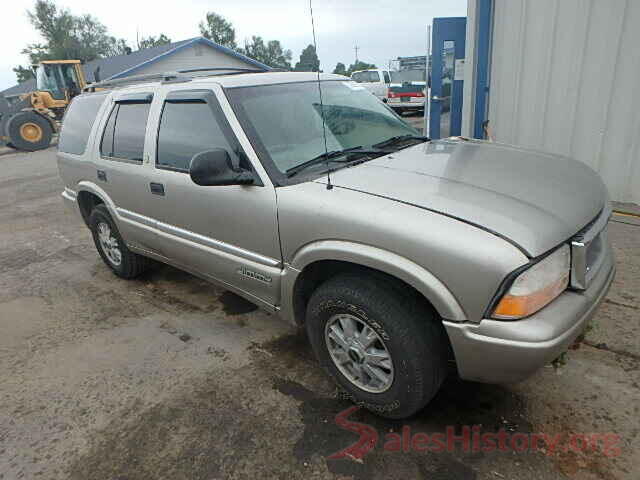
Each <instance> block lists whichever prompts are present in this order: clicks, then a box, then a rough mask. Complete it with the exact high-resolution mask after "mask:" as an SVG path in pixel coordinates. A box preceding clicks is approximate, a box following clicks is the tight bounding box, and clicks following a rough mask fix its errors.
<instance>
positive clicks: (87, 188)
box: [76, 180, 120, 223]
mask: <svg viewBox="0 0 640 480" xmlns="http://www.w3.org/2000/svg"><path fill="white" fill-rule="evenodd" d="M80 192H89V193H93V194H94V195H95V196H96V197H98V198H100V199H101V200H102V201H103V202H104V204H105V206H106V207H107V209H108V210H109V214H110V215H111V218H113V219H114V221H115V222H116V223H119V221H120V215H118V210H117V208H116V204H115V203H113V200H111V198H110V197H109V195H107V192H105V191H104V190H103V189H102V188H100V186H99V185H96V184H95V183H93V182H91V181H89V180H82V181H80V182H78V189H77V190H76V198H77V195H79V194H80Z"/></svg>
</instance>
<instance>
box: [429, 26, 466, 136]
mask: <svg viewBox="0 0 640 480" xmlns="http://www.w3.org/2000/svg"><path fill="white" fill-rule="evenodd" d="M466 29H467V19H466V17H451V18H434V19H433V37H432V38H433V40H432V45H433V47H432V51H433V53H432V61H431V98H430V112H431V118H430V121H429V136H430V137H431V138H447V137H450V136H456V135H460V134H461V130H462V96H463V78H464V56H465V53H464V51H465V36H466Z"/></svg>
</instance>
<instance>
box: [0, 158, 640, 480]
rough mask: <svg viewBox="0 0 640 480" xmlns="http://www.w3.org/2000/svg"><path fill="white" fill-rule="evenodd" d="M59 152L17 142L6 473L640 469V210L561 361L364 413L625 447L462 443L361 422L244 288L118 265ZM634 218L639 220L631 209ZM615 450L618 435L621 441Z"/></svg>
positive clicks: (96, 475) (2, 221)
mask: <svg viewBox="0 0 640 480" xmlns="http://www.w3.org/2000/svg"><path fill="white" fill-rule="evenodd" d="M61 188H62V187H61V183H60V180H59V178H58V176H57V169H56V166H55V152H54V151H53V150H52V149H50V150H47V151H42V152H37V153H33V154H9V155H4V156H2V157H0V328H2V334H1V335H0V478H1V479H11V480H13V479H17V478H26V479H32V478H43V479H79V480H80V479H82V480H85V479H87V478H91V479H94V480H97V479H120V480H124V479H127V480H133V479H149V478H167V479H172V480H176V479H206V480H212V479H217V478H246V477H251V478H283V477H287V478H305V479H306V478H357V479H361V478H362V479H365V478H366V479H369V478H373V479H377V478H380V479H382V478H429V479H476V478H478V479H480V478H486V479H503V478H509V479H540V478H544V479H555V478H567V477H568V478H579V479H582V478H584V479H597V478H602V479H637V478H639V477H640V453H639V452H640V440H639V436H638V435H639V427H640V425H639V420H638V419H639V418H640V415H639V412H638V410H639V408H640V401H639V400H640V390H639V389H640V385H639V384H640V373H639V365H640V341H639V340H638V339H639V338H640V337H639V335H638V334H639V329H640V327H639V321H638V320H639V317H640V294H639V292H640V255H639V252H640V228H639V227H640V222H639V221H637V220H636V219H635V218H633V217H618V216H616V217H614V219H613V220H614V221H613V222H612V223H611V224H610V231H611V237H612V239H613V242H614V245H615V247H616V255H617V259H618V264H619V265H618V267H619V273H618V277H617V279H616V281H615V284H614V286H613V288H612V291H611V293H610V295H609V298H608V300H607V301H606V303H605V304H604V305H603V307H602V308H601V310H600V312H599V314H598V315H597V318H596V320H595V322H594V328H593V329H592V330H590V331H589V333H588V334H587V337H586V340H585V343H583V344H582V345H581V346H580V348H579V349H577V350H573V351H571V352H570V353H569V355H568V361H567V363H566V364H565V365H563V366H562V367H561V368H559V369H557V368H552V367H547V368H544V369H542V370H541V371H540V372H539V373H537V374H536V375H535V376H534V377H533V378H531V379H530V380H528V381H526V382H523V383H520V384H517V385H508V386H495V385H480V384H475V383H467V382H461V381H458V380H456V379H454V378H451V379H449V380H448V381H447V382H446V384H445V385H444V387H443V389H442V391H441V393H440V394H438V396H437V397H436V398H435V399H434V401H433V402H432V403H431V404H430V405H429V406H428V407H427V408H426V409H425V410H424V411H423V412H421V413H420V414H419V415H417V416H416V417H415V418H413V419H411V420H409V421H406V422H390V421H386V420H382V419H379V418H377V417H375V416H373V415H370V414H368V413H366V412H362V411H359V412H356V413H354V414H353V415H352V416H351V417H350V418H352V419H355V420H357V421H359V422H363V423H367V424H369V425H370V426H372V427H373V428H375V429H376V430H377V432H378V433H379V435H380V436H381V438H382V436H383V435H388V434H389V433H395V432H401V431H402V428H403V427H410V428H411V429H412V432H414V433H415V432H425V433H428V434H431V433H434V432H444V431H445V429H446V427H447V426H453V427H454V428H455V429H456V430H455V431H456V432H460V431H461V429H462V427H463V426H464V425H470V426H471V425H480V426H481V429H482V431H483V432H492V431H497V430H498V429H501V428H504V429H506V430H507V431H509V432H511V433H516V432H520V433H530V432H543V433H547V434H552V435H553V434H562V435H564V436H565V437H563V438H566V435H568V434H570V433H591V432H598V433H607V432H611V433H615V434H617V435H619V437H620V441H619V442H618V443H617V444H616V445H615V447H616V448H617V449H618V450H616V451H614V452H613V453H616V454H617V455H614V456H607V455H605V454H604V453H602V452H585V453H572V452H563V451H555V452H551V451H549V450H547V451H537V452H527V453H513V452H495V451H494V452H482V451H480V452H466V451H464V450H463V449H462V448H461V446H460V445H456V447H455V448H454V449H453V450H452V451H450V452H446V453H435V452H407V453H404V452H388V451H383V449H382V448H381V446H382V442H379V444H378V446H377V448H376V449H374V450H373V451H372V452H371V453H369V454H368V455H367V456H365V457H364V459H363V461H361V462H357V461H354V460H351V459H328V458H327V457H328V456H329V455H331V454H332V453H334V452H336V451H338V450H340V449H342V448H344V447H346V446H348V445H349V444H351V443H353V442H354V441H355V440H356V439H357V438H358V437H357V435H355V434H354V433H351V432H349V431H346V430H344V429H342V428H339V427H338V426H337V425H336V423H335V421H334V418H335V416H336V414H338V413H339V412H341V411H343V410H344V409H346V408H348V407H350V404H349V403H348V402H346V401H344V400H341V399H340V398H339V396H338V395H336V391H335V389H334V387H333V386H332V384H331V383H329V382H328V381H327V379H326V377H325V376H324V374H323V373H322V372H321V371H320V370H319V368H318V367H317V365H316V363H315V361H314V360H313V358H312V356H311V353H310V348H309V345H308V343H307V341H306V339H305V337H304V335H303V334H302V333H301V332H299V331H297V330H296V329H294V328H292V327H291V326H289V325H287V324H284V323H283V322H281V321H280V320H279V319H277V318H275V317H274V316H270V315H268V314H266V313H264V312H262V311H258V310H256V309H255V308H254V307H253V306H252V305H250V304H248V303H247V302H245V301H244V300H242V299H240V298H238V297H236V296H234V295H232V294H230V293H228V292H225V291H223V290H221V289H219V288H217V287H215V286H212V285H210V284H207V283H205V282H203V281H201V280H199V279H196V278H194V277H192V276H190V275H188V274H186V273H182V272H180V271H178V270H175V269H173V268H169V267H159V268H157V269H155V270H153V271H151V272H149V273H147V274H145V275H144V276H143V277H142V278H140V279H138V280H134V281H124V280H120V279H118V278H116V277H114V276H113V275H112V274H111V273H110V272H109V271H108V269H107V268H106V267H105V266H104V265H103V264H102V262H101V261H100V259H99V258H98V255H97V254H96V252H95V250H94V247H93V244H92V241H91V237H90V235H89V232H88V230H87V229H86V228H85V227H84V225H83V224H82V223H81V221H80V220H79V218H76V217H75V216H71V215H69V214H67V213H66V212H65V211H64V209H63V205H62V201H61V199H60V192H61ZM622 222H624V223H622ZM610 453H611V452H610Z"/></svg>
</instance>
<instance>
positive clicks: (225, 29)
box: [200, 12, 238, 50]
mask: <svg viewBox="0 0 640 480" xmlns="http://www.w3.org/2000/svg"><path fill="white" fill-rule="evenodd" d="M200 34H201V35H202V36H203V37H205V38H208V39H209V40H212V41H214V42H216V43H217V44H219V45H222V46H224V47H228V48H230V49H232V50H236V49H237V47H238V46H237V45H236V30H235V28H233V25H232V24H231V22H229V21H227V20H226V19H225V18H224V17H222V16H221V15H218V14H217V13H215V12H209V13H207V17H206V22H200Z"/></svg>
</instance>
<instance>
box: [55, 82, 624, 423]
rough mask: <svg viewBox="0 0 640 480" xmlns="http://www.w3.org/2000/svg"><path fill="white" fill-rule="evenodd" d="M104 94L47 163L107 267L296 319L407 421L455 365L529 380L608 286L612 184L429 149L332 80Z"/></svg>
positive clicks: (353, 378) (319, 346) (90, 98)
mask: <svg viewBox="0 0 640 480" xmlns="http://www.w3.org/2000/svg"><path fill="white" fill-rule="evenodd" d="M132 81H133V80H132ZM116 83H117V82H116ZM104 87H105V88H107V87H108V88H107V89H105V90H103V91H98V92H95V93H87V94H83V95H81V96H79V97H77V98H76V99H75V100H74V101H73V103H72V105H71V106H70V108H69V110H68V112H67V114H66V118H65V121H64V126H63V129H62V132H61V138H60V143H59V153H58V163H59V169H60V175H61V177H62V179H63V180H64V185H65V188H64V192H63V193H62V196H63V198H64V199H65V201H66V203H67V204H68V205H69V206H71V208H72V209H73V210H75V211H77V212H79V213H80V214H81V216H82V218H83V219H84V222H85V223H86V224H87V226H88V227H89V228H90V229H91V232H92V233H93V238H94V241H95V245H96V248H97V250H98V253H99V254H100V256H101V257H102V259H103V260H104V262H105V263H106V265H107V266H108V267H109V268H110V269H111V270H113V272H114V273H115V274H116V275H118V276H119V277H122V278H133V277H135V276H136V275H138V274H140V273H141V272H142V271H143V270H144V269H145V268H147V267H148V265H149V259H154V260H157V261H160V262H164V263H168V264H171V265H174V266H175V267H177V268H180V269H183V270H186V271H188V272H191V273H192V274H194V275H197V276H199V277H202V278H204V279H206V280H210V281H212V282H216V283H218V284H220V285H222V286H223V287H224V288H227V289H229V290H232V291H234V292H236V293H237V294H239V295H241V296H243V297H245V298H247V299H249V300H250V301H252V302H254V303H256V304H257V305H259V306H260V307H262V308H264V309H266V310H268V311H271V312H275V313H278V314H279V315H281V316H282V317H283V318H285V319H286V320H288V321H290V322H292V323H294V324H296V325H304V327H305V328H306V331H307V333H308V336H309V339H310V342H311V345H312V347H313V349H314V351H315V354H316V356H317V358H318V360H319V362H320V364H321V365H322V366H323V367H324V368H325V369H326V371H327V372H328V373H329V375H331V376H332V377H333V378H334V379H335V381H336V382H337V383H338V384H339V386H340V387H341V388H342V390H344V391H346V392H347V394H348V395H350V396H351V398H353V400H354V401H355V402H357V403H359V404H361V405H364V406H365V407H367V408H369V409H370V410H372V411H375V412H378V413H379V414H381V415H384V416H387V417H391V418H402V417H406V416H408V415H411V414H413V413H414V412H416V411H417V410H419V409H420V408H421V407H423V406H424V405H425V404H426V403H427V402H428V401H429V400H430V399H431V398H432V397H433V396H434V395H435V394H436V392H437V391H438V388H439V387H440V385H441V383H442V381H443V379H444V378H445V375H446V374H447V373H448V370H449V369H450V368H449V367H450V366H455V367H456V368H457V373H458V374H459V375H460V376H461V377H462V378H464V379H468V380H475V381H481V382H496V383H500V382H512V381H517V380H520V379H523V378H525V377H527V376H529V375H530V374H532V373H533V372H534V371H536V370H537V369H538V368H540V367H541V366H543V365H544V364H545V363H547V362H549V361H551V360H553V359H555V358H556V357H558V356H559V355H560V354H561V353H562V352H563V351H564V350H565V349H567V348H568V346H569V345H570V344H571V343H572V342H573V341H574V340H575V339H576V337H578V336H579V335H580V334H581V332H583V330H584V328H585V326H586V324H587V322H588V320H589V319H590V318H591V317H592V315H593V314H594V311H595V310H596V307H597V306H598V304H599V303H600V302H601V301H602V300H603V298H604V296H605V294H606V293H607V290H608V288H609V286H610V284H611V282H612V279H613V276H614V271H615V269H614V260H613V256H612V250H611V247H610V244H609V241H608V240H607V228H606V226H607V220H608V218H609V215H610V212H611V210H610V206H609V201H608V195H607V191H606V188H605V186H604V184H603V182H602V181H601V179H600V178H599V177H598V175H597V174H596V173H594V172H593V171H592V170H591V169H590V168H588V167H587V166H585V165H584V164H582V163H580V162H578V161H575V160H571V159H568V158H564V157H559V156H554V155H549V154H546V153H541V152H535V151H530V150H524V149H520V148H515V147H513V146H507V145H499V144H494V143H486V142H482V141H475V140H465V139H447V140H441V141H429V139H427V138H424V137H421V136H420V135H419V132H417V131H416V130H414V129H413V128H412V127H411V126H409V125H407V124H406V123H405V122H404V121H403V120H402V119H400V118H399V117H398V116H396V115H395V114H394V113H393V112H392V111H391V110H390V109H389V108H388V107H387V106H385V105H384V104H383V103H381V102H379V101H378V100H377V99H376V98H375V97H374V96H372V95H371V94H370V93H369V92H367V91H366V90H364V89H363V88H362V87H360V86H359V85H358V84H357V83H355V82H352V81H350V80H348V79H346V78H345V77H341V76H337V75H324V74H323V75H321V76H320V81H319V82H318V81H317V78H316V75H315V74H311V73H244V74H227V75H217V76H206V77H188V76H181V75H177V76H167V77H166V78H164V79H158V80H156V81H149V82H146V83H140V82H138V83H134V84H129V85H126V86H118V85H109V84H106V85H104ZM320 94H321V95H322V97H320Z"/></svg>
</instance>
